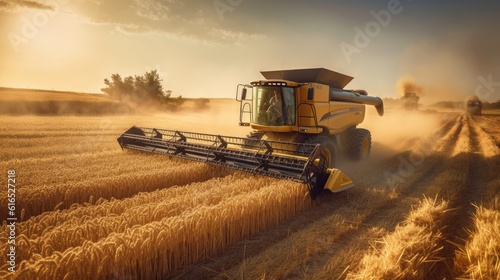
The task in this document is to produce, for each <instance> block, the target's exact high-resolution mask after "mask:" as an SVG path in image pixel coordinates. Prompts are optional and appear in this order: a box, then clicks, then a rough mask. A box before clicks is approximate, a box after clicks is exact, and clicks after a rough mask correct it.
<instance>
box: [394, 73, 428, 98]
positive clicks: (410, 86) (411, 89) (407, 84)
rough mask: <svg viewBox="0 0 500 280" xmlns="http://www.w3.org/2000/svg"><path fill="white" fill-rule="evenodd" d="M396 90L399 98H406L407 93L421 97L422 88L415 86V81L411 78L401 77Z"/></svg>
mask: <svg viewBox="0 0 500 280" xmlns="http://www.w3.org/2000/svg"><path fill="white" fill-rule="evenodd" d="M396 90H397V92H398V93H399V95H401V96H407V95H408V94H409V93H415V94H416V95H417V96H422V93H423V90H422V87H420V86H419V85H417V83H416V82H415V79H414V78H413V77H411V76H404V77H401V78H400V79H399V80H398V82H397V84H396Z"/></svg>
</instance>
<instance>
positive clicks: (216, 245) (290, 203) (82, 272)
mask: <svg viewBox="0 0 500 280" xmlns="http://www.w3.org/2000/svg"><path fill="white" fill-rule="evenodd" d="M252 184H253V185H255V186H264V187H262V188H260V189H257V190H254V191H251V192H249V193H245V194H239V195H236V196H231V197H229V198H227V199H224V200H222V201H220V202H219V203H216V204H214V205H206V206H200V207H193V208H190V209H187V210H186V211H184V212H182V213H181V214H180V215H178V216H173V217H166V218H164V219H162V220H160V221H154V222H151V223H148V224H145V225H136V226H133V227H132V228H128V229H126V230H125V231H124V232H122V233H112V234H111V235H109V236H108V237H107V238H105V239H101V240H99V241H98V242H95V243H94V242H84V243H83V245H82V246H80V247H73V248H71V249H68V250H66V251H65V252H64V253H60V252H54V254H53V255H51V256H50V257H47V258H42V257H41V256H37V255H34V256H33V258H32V259H31V260H30V262H23V263H21V265H20V268H19V272H16V274H15V278H17V279H33V277H40V278H44V279H72V277H77V278H80V279H90V278H92V277H95V275H96V272H97V273H98V275H100V277H102V278H106V277H110V278H112V277H115V278H117V277H118V278H119V277H127V276H128V277H133V278H134V279H154V278H165V277H168V275H170V274H171V273H173V272H175V271H176V270H178V269H179V268H181V267H182V266H186V265H189V264H193V263H195V262H197V261H200V260H201V259H203V258H206V257H214V256H215V255H217V254H218V253H220V252H221V251H223V250H224V249H225V248H227V246H229V245H231V244H233V243H235V242H237V241H240V240H242V239H245V238H248V237H249V236H251V235H253V234H255V233H257V232H259V231H262V230H265V229H268V228H270V227H272V226H276V225H277V224H278V223H280V222H281V221H283V220H284V219H286V218H288V217H291V216H293V215H295V214H296V213H297V212H300V211H303V210H304V209H306V208H307V207H308V206H309V205H310V198H309V196H308V192H307V188H306V187H305V186H304V185H302V184H298V183H292V182H287V181H278V180H273V179H269V178H253V179H252ZM239 185H240V184H239V183H236V184H232V186H233V188H234V189H237V188H238V186H239ZM172 199H175V198H172ZM182 199H189V197H187V198H185V197H183V198H182ZM195 201H199V200H197V199H195ZM183 202H184V201H183Z"/></svg>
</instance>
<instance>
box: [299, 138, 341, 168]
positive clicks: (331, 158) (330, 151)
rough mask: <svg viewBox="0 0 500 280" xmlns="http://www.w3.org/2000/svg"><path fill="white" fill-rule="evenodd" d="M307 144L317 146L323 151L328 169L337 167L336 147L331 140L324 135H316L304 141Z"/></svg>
mask: <svg viewBox="0 0 500 280" xmlns="http://www.w3.org/2000/svg"><path fill="white" fill-rule="evenodd" d="M306 143H308V144H315V145H317V144H319V145H321V147H323V149H325V151H326V154H327V156H328V162H329V164H328V167H330V168H331V167H335V166H336V165H337V146H336V145H335V141H333V139H332V138H330V137H328V136H325V135H318V136H314V137H311V138H309V139H307V140H306Z"/></svg>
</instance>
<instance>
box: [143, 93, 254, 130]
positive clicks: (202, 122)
mask: <svg viewBox="0 0 500 280" xmlns="http://www.w3.org/2000/svg"><path fill="white" fill-rule="evenodd" d="M239 105H240V104H239V103H238V102H237V101H235V100H234V99H211V100H210V103H209V105H208V106H207V107H206V108H203V109H199V108H196V106H191V104H189V103H187V104H184V105H183V108H182V110H178V111H175V112H167V113H156V114H154V117H153V118H152V119H154V121H153V122H152V123H150V124H148V125H157V127H159V128H167V129H174V130H182V131H190V132H199V133H207V134H217V135H225V136H237V137H245V136H246V135H247V134H248V133H249V132H250V131H251V128H249V127H248V126H246V127H244V126H239V125H238V123H239V118H240V115H239V112H240V107H239Z"/></svg>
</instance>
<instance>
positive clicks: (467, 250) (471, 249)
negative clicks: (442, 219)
mask: <svg viewBox="0 0 500 280" xmlns="http://www.w3.org/2000/svg"><path fill="white" fill-rule="evenodd" d="M499 209H500V200H498V199H497V200H496V203H495V205H494V208H486V207H483V206H478V207H477V210H476V214H475V215H474V229H473V231H472V232H470V238H469V240H468V241H467V243H466V244H465V246H464V248H463V249H462V250H461V251H460V252H459V253H458V254H457V258H456V259H455V266H456V267H457V269H459V270H461V271H463V272H464V273H463V275H462V276H461V277H460V278H459V279H500V240H499V239H498V237H499V236H500V210H499Z"/></svg>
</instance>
